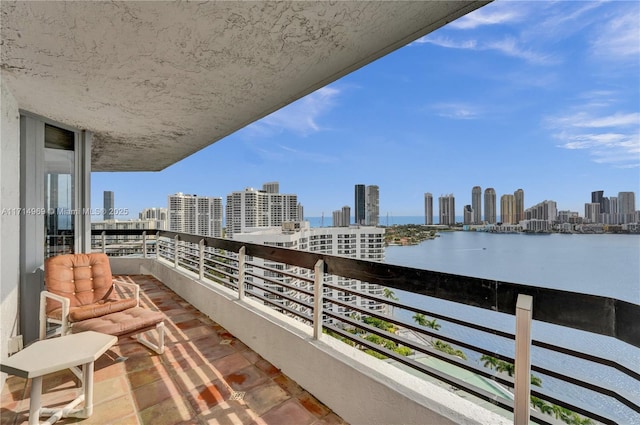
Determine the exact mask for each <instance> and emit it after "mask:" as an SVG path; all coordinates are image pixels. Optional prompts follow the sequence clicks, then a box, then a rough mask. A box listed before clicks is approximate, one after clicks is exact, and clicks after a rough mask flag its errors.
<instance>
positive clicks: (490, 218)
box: [484, 187, 498, 224]
mask: <svg viewBox="0 0 640 425" xmlns="http://www.w3.org/2000/svg"><path fill="white" fill-rule="evenodd" d="M497 215H498V214H497V210H496V191H495V189H494V188H492V187H488V188H487V189H485V191H484V221H486V222H487V223H489V224H496V223H497V221H498V220H497Z"/></svg>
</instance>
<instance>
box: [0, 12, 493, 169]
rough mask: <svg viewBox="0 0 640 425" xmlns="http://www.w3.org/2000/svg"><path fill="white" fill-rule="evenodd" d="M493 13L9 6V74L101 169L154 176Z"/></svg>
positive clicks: (5, 38)
mask: <svg viewBox="0 0 640 425" xmlns="http://www.w3.org/2000/svg"><path fill="white" fill-rule="evenodd" d="M486 3H487V2H484V1H481V2H479V1H434V2H431V1H412V2H392V1H371V2H367V1H353V2H349V1H336V2H329V1H318V2H308V1H303V2H270V1H269V2H243V1H237V2H205V3H200V2H198V3H196V2H165V1H159V2H147V1H139V2H29V1H23V2H4V1H3V2H1V3H0V4H1V12H2V29H1V35H2V41H1V45H2V51H1V62H0V68H1V71H2V78H3V80H5V82H6V84H7V85H8V87H9V89H10V91H11V92H12V94H13V95H14V97H15V98H16V100H17V102H18V105H19V107H20V108H21V109H23V110H26V111H29V112H31V113H34V114H38V115H41V116H44V117H47V118H48V119H51V120H54V121H57V122H60V123H63V124H65V125H68V126H72V127H76V128H80V129H86V130H90V131H91V132H93V135H94V136H93V147H92V169H93V171H154V170H161V169H163V168H165V167H167V166H169V165H171V164H174V163H175V162H177V161H179V160H181V159H183V158H185V157H187V156H189V155H191V154H193V153H194V152H197V151H198V150H200V149H202V148H204V147H206V146H208V145H210V144H212V143H215V142H216V141H218V140H220V139H222V138H224V137H225V136H227V135H229V134H231V133H233V132H235V131H236V130H238V129H240V128H242V127H244V126H246V125H248V124H250V123H252V122H254V121H256V120H258V119H260V118H262V117H264V116H266V115H268V114H270V113H271V112H274V111H276V110H278V109H279V108H281V107H283V106H285V105H287V104H289V103H291V102H293V101H295V100H296V99H299V98H301V97H303V96H305V95H307V94H309V93H311V92H313V91H315V90H317V89H318V88H320V87H323V86H325V85H326V84H328V83H331V82H332V81H335V80H336V79H338V78H340V77H342V76H344V75H346V74H348V73H350V72H352V71H354V70H356V69H358V68H360V67H362V66H364V65H366V64H368V63H370V62H372V61H374V60H375V59H378V58H380V57H381V56H384V55H385V54H387V53H389V52H391V51H393V50H395V49H397V48H399V47H402V46H404V45H406V44H407V43H409V42H411V41H413V40H415V39H417V38H419V37H422V36H424V35H425V34H428V33H429V32H431V31H433V30H435V29H437V28H439V27H441V26H443V25H445V24H447V23H448V22H451V21H453V20H455V19H457V18H458V17H460V16H462V15H464V14H466V13H468V12H471V11H473V10H475V9H477V8H479V7H481V6H482V5H484V4H486Z"/></svg>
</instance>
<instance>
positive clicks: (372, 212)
mask: <svg viewBox="0 0 640 425" xmlns="http://www.w3.org/2000/svg"><path fill="white" fill-rule="evenodd" d="M364 210H365V224H366V225H367V226H377V225H378V223H379V222H380V189H379V188H378V186H376V185H371V186H367V187H366V190H365V209H364Z"/></svg>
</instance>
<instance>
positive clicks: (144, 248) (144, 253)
mask: <svg viewBox="0 0 640 425" xmlns="http://www.w3.org/2000/svg"><path fill="white" fill-rule="evenodd" d="M142 258H147V232H146V231H145V232H142Z"/></svg>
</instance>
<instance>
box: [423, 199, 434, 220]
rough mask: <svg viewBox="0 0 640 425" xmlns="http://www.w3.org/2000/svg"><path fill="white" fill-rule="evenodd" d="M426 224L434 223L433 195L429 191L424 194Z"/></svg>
mask: <svg viewBox="0 0 640 425" xmlns="http://www.w3.org/2000/svg"><path fill="white" fill-rule="evenodd" d="M424 224H427V225H430V224H433V195H432V194H430V193H429V192H427V193H425V194H424Z"/></svg>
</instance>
